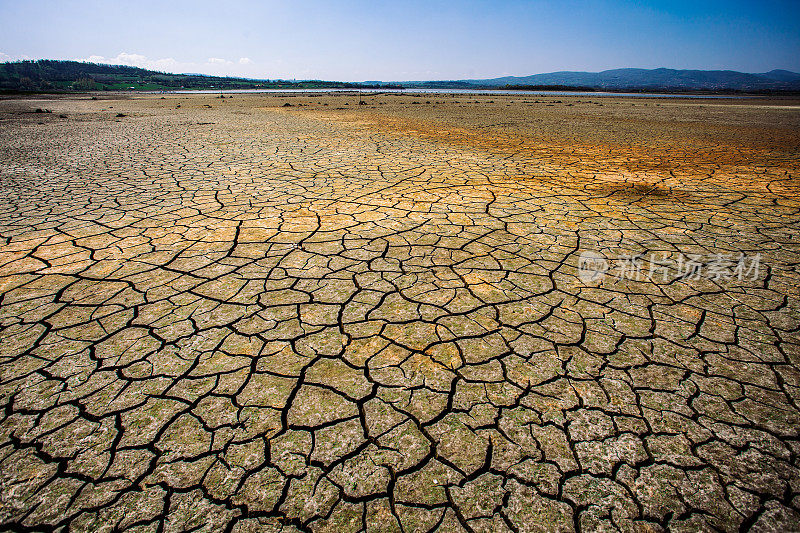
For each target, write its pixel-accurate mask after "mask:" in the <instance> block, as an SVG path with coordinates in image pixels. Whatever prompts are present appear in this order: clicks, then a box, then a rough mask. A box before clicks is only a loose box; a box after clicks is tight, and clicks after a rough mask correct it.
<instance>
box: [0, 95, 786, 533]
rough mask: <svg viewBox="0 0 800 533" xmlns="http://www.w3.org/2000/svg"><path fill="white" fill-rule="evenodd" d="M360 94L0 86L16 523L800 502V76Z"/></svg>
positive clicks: (514, 513) (267, 522) (514, 524)
mask: <svg viewBox="0 0 800 533" xmlns="http://www.w3.org/2000/svg"><path fill="white" fill-rule="evenodd" d="M364 99H365V100H366V105H358V97H356V96H323V97H320V96H313V95H311V96H302V97H298V96H294V97H288V96H287V97H280V96H277V97H276V96H267V95H255V96H254V95H249V96H245V95H235V97H234V98H232V99H230V98H229V99H224V100H223V99H218V98H215V97H214V95H169V96H167V97H165V98H161V97H160V95H159V96H156V95H152V96H144V97H141V96H140V97H135V98H130V97H124V96H113V95H111V96H101V97H100V98H99V99H96V100H92V99H90V98H89V97H74V96H73V97H61V98H59V97H53V98H52V99H46V100H44V99H40V100H33V99H5V100H0V183H1V184H2V199H1V200H0V338H1V342H0V409H2V411H0V525H1V526H2V527H3V528H5V529H8V530H15V531H53V530H56V531H137V532H149V531H153V532H156V531H237V532H245V531H333V532H344V531H406V532H411V531H414V532H416V531H435V530H441V531H476V532H478V531H574V530H581V531H593V530H604V531H605V530H622V531H664V530H675V531H681V530H687V531H694V530H722V531H738V530H749V529H752V530H755V531H790V530H798V529H799V528H800V459H798V457H799V456H798V454H800V440H799V437H800V404H798V402H799V401H800V334H799V332H800V300H799V298H800V291H799V289H798V286H800V271H798V266H799V265H800V243H799V242H798V239H799V238H800V194H799V193H800V150H798V148H799V147H800V110H798V106H797V105H796V104H797V102H787V101H766V100H753V101H692V100H677V99H676V100H659V101H643V100H641V99H624V98H607V99H604V98H593V99H589V98H575V97H573V98H570V97H561V98H544V97H536V98H534V97H528V96H522V95H520V96H512V97H497V96H494V97H483V96H481V97H477V96H465V95H458V96H456V97H449V96H443V95H425V96H423V97H421V98H413V97H410V96H397V95H377V96H369V97H365V98H364ZM284 103H289V104H291V105H290V106H286V107H283V104H284ZM300 104H302V105H300ZM36 108H40V109H42V110H49V111H52V112H51V113H47V112H44V113H36V112H35V110H36ZM118 115H124V116H118ZM584 251H595V252H599V253H602V254H603V255H604V256H605V257H609V258H611V259H612V260H613V258H615V257H622V256H623V255H626V254H639V255H640V256H643V257H653V256H655V255H658V256H659V257H663V258H666V259H667V260H677V258H679V257H683V256H693V255H694V256H698V257H701V258H703V260H705V261H710V260H711V258H713V257H716V256H719V255H726V256H727V255H730V256H732V257H739V256H740V254H744V255H745V256H747V257H749V258H753V257H755V256H756V254H758V257H759V258H760V269H759V270H758V271H757V272H751V274H752V275H750V276H748V277H745V278H742V279H740V278H741V276H740V277H739V278H737V277H735V276H715V277H708V276H687V275H681V274H680V272H672V271H670V273H669V275H665V276H663V277H659V276H656V277H648V276H646V275H645V274H646V272H645V270H646V269H643V271H642V273H641V275H637V276H631V277H614V276H611V275H607V276H605V277H600V278H599V279H596V280H590V281H586V280H584V279H582V277H581V276H580V272H579V257H580V254H581V253H582V252H584ZM609 274H610V273H609Z"/></svg>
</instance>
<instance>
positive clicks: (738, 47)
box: [0, 0, 800, 81]
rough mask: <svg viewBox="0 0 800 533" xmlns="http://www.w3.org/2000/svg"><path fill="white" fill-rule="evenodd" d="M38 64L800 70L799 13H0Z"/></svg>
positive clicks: (648, 7)
mask: <svg viewBox="0 0 800 533" xmlns="http://www.w3.org/2000/svg"><path fill="white" fill-rule="evenodd" d="M40 58H47V59H77V60H88V61H94V62H98V63H114V64H129V65H135V66H141V67H144V68H152V69H156V70H163V71H167V72H201V73H205V74H225V75H235V76H247V77H258V78H296V79H311V78H314V79H328V80H348V81H364V80H384V81H398V80H430V79H464V78H490V77H499V76H505V75H517V76H524V75H528V74H536V73H541V72H551V71H557V70H588V71H599V70H605V69H609V68H619V67H641V68H655V67H667V68H693V69H694V68H696V69H731V70H740V71H744V72H765V71H769V70H772V69H775V68H783V69H788V70H794V71H800V2H798V1H797V0H761V1H740V0H728V1H716V0H712V1H702V0H700V1H698V0H693V1H683V0H675V1H649V2H648V1H641V2H635V1H624V0H585V1H572V0H564V1H514V0H508V1H503V0H496V1H484V0H463V1H455V0H442V1H437V0H427V1H420V0H410V1H406V2H403V1H398V0H395V1H393V2H384V1H382V0H373V1H356V0H352V1H329V2H326V1H323V0H309V1H305V2H279V1H270V0H267V1H262V2H257V1H219V0H217V1H208V0H193V1H183V0H179V1H174V2H173V1H169V0H161V1H158V2H156V1H150V0H143V1H137V2H124V3H123V2H109V1H102V0H80V1H75V0H27V1H20V0H12V1H9V0H0V61H8V60H13V59H40Z"/></svg>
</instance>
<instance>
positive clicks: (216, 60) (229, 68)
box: [0, 52, 277, 78]
mask: <svg viewBox="0 0 800 533" xmlns="http://www.w3.org/2000/svg"><path fill="white" fill-rule="evenodd" d="M0 57H2V56H0ZM76 61H89V62H91V63H104V64H108V65H128V66H131V67H139V68H145V69H149V70H158V71H162V72H173V73H178V74H180V73H186V72H201V73H203V74H212V75H216V76H244V77H248V78H258V77H271V76H267V75H266V74H265V72H263V68H264V65H256V63H255V62H253V61H252V60H251V59H250V58H249V57H241V58H239V59H238V60H236V61H230V60H228V59H223V58H220V57H209V58H208V59H207V60H206V61H205V62H203V61H198V62H193V61H189V62H182V61H177V60H176V59H174V58H171V57H164V58H150V57H147V56H145V55H143V54H136V53H132V52H120V53H119V54H117V56H116V57H106V56H103V55H99V54H94V55H91V56H89V57H85V58H78V59H76ZM273 63H275V62H274V61H273ZM270 67H271V68H273V69H274V68H275V67H277V65H270Z"/></svg>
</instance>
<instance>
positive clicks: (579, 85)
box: [0, 59, 800, 92]
mask: <svg viewBox="0 0 800 533" xmlns="http://www.w3.org/2000/svg"><path fill="white" fill-rule="evenodd" d="M367 87H374V88H402V87H405V88H412V89H413V88H445V89H447V88H451V89H464V88H466V89H470V88H474V89H479V88H483V89H492V88H518V89H522V88H532V89H548V88H554V89H555V88H557V89H565V90H569V89H585V90H612V91H613V90H616V91H620V90H637V91H662V92H663V91H720V92H725V91H738V92H776V91H777V92H785V91H800V74H798V73H796V72H790V71H788V70H771V71H769V72H765V73H761V74H748V73H745V72H736V71H733V70H675V69H667V68H657V69H640V68H621V69H614V70H604V71H602V72H572V71H562V72H550V73H547V74H533V75H531V76H504V77H500V78H490V79H468V80H446V81H445V80H440V81H400V82H391V83H386V82H381V81H375V82H360V83H356V82H339V81H319V80H305V81H294V80H293V81H286V80H274V79H273V80H268V79H246V78H235V77H219V76H205V75H202V74H168V73H164V72H156V71H152V70H146V69H142V68H137V67H130V66H123V65H101V64H95V63H84V62H77V61H57V60H45V59H42V60H38V61H15V62H7V63H0V91H33V92H35V91H103V90H150V91H154V90H155V91H157V90H175V89H210V90H220V89H299V88H304V89H315V88H318V89H323V88H327V89H359V88H367Z"/></svg>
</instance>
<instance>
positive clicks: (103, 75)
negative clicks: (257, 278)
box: [0, 59, 365, 91]
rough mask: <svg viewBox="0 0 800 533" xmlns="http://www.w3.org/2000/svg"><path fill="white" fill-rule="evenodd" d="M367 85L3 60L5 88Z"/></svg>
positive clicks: (1, 86) (0, 77) (1, 84)
mask: <svg viewBox="0 0 800 533" xmlns="http://www.w3.org/2000/svg"><path fill="white" fill-rule="evenodd" d="M359 87H361V88H363V87H365V85H363V84H357V83H346V82H337V81H300V82H293V81H285V80H252V79H246V78H232V77H219V76H204V75H201V74H167V73H165V72H156V71H153V70H147V69H143V68H137V67H128V66H123V65H100V64H96V63H82V62H78V61H55V60H49V59H41V60H38V61H14V62H9V63H0V90H2V91H126V90H136V91H160V90H179V89H211V90H218V89H223V90H224V89H321V88H331V89H350V88H352V89H357V88H359Z"/></svg>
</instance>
